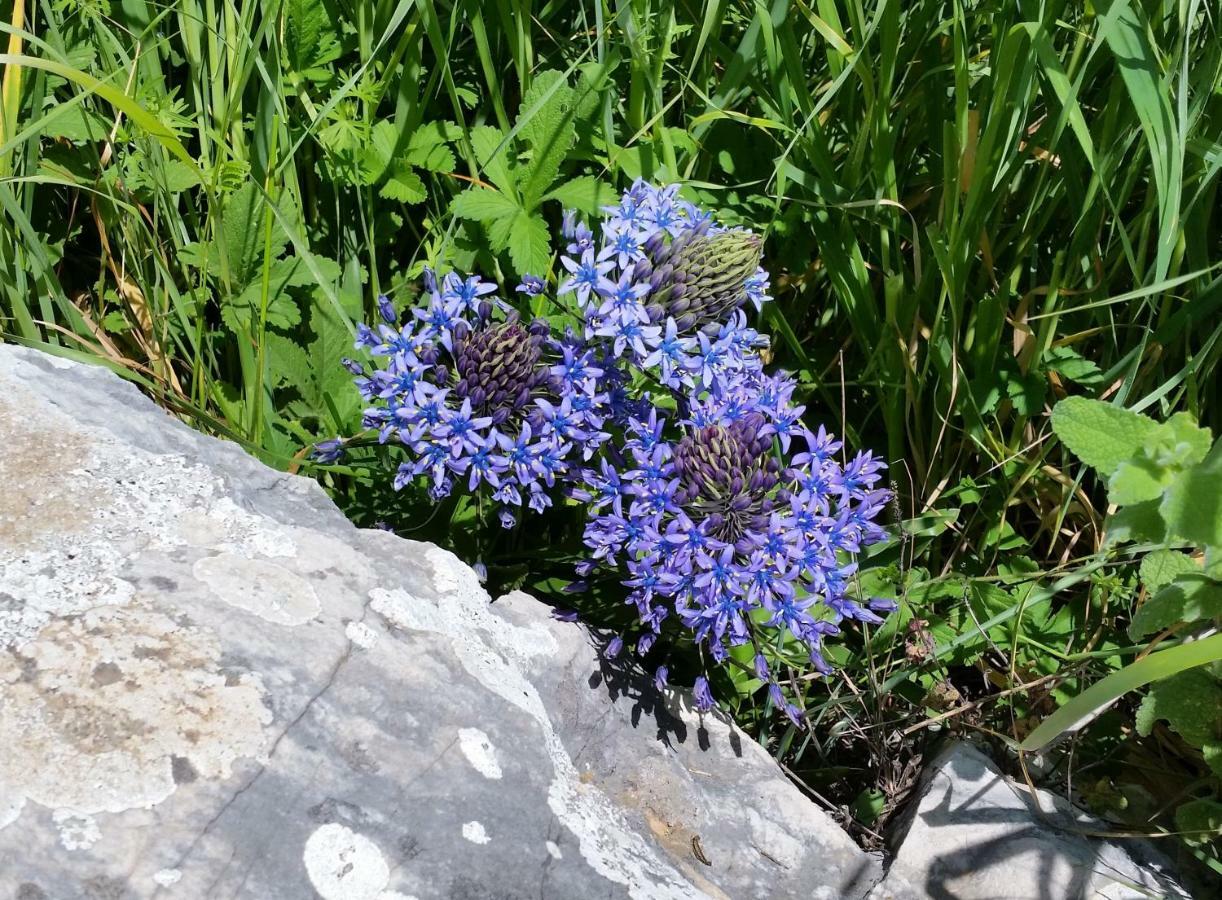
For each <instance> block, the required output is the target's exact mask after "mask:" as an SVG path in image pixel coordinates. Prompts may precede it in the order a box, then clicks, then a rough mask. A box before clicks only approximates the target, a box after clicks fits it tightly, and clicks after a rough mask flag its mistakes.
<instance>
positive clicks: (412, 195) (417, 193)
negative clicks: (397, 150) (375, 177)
mask: <svg viewBox="0 0 1222 900" xmlns="http://www.w3.org/2000/svg"><path fill="white" fill-rule="evenodd" d="M378 193H379V194H381V195H382V196H383V197H385V198H387V199H388V200H398V201H399V202H400V203H422V202H423V201H424V200H425V198H427V197H428V191H426V190H425V188H424V182H423V181H421V180H420V176H419V175H417V174H416V173H415V172H413V171H412V170H411V167H410V166H408V165H406V164H400V165H398V166H396V167H395V169H394V174H392V175H391V176H390V178H388V179H387V180H386V184H384V185H382V187H381V189H380V190H379V191H378Z"/></svg>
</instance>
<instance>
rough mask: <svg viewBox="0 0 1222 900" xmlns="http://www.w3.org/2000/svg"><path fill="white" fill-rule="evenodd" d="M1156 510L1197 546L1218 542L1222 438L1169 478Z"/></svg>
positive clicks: (1221, 535)
mask: <svg viewBox="0 0 1222 900" xmlns="http://www.w3.org/2000/svg"><path fill="white" fill-rule="evenodd" d="M1159 511H1160V513H1161V514H1162V517H1163V519H1164V520H1165V521H1166V523H1167V527H1168V529H1169V530H1170V531H1171V533H1172V534H1174V535H1176V536H1178V537H1181V538H1183V539H1184V540H1188V541H1192V542H1193V543H1194V544H1197V545H1198V546H1201V547H1219V546H1222V441H1218V442H1217V443H1215V444H1214V446H1213V449H1212V450H1210V451H1209V455H1208V456H1206V457H1205V459H1204V460H1202V461H1201V462H1200V463H1198V464H1197V465H1196V466H1194V467H1192V468H1191V469H1189V470H1188V471H1186V472H1182V473H1180V475H1178V476H1177V477H1176V478H1175V479H1174V480H1173V481H1172V482H1171V484H1170V486H1169V487H1168V488H1167V492H1166V494H1165V496H1164V497H1163V501H1162V505H1161V506H1160V507H1159Z"/></svg>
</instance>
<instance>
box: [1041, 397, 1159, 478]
mask: <svg viewBox="0 0 1222 900" xmlns="http://www.w3.org/2000/svg"><path fill="white" fill-rule="evenodd" d="M1157 429H1158V424H1157V423H1156V422H1155V421H1154V420H1153V419H1151V418H1149V417H1147V416H1143V415H1141V414H1139V413H1135V412H1130V411H1129V410H1127V409H1121V408H1120V407H1118V406H1113V405H1111V404H1110V403H1103V402H1102V401H1099V400H1087V399H1086V398H1084V397H1068V398H1066V399H1065V400H1062V401H1061V402H1060V403H1058V404H1057V405H1056V408H1055V409H1054V410H1053V411H1052V430H1053V431H1055V432H1056V434H1057V437H1059V438H1060V439H1061V442H1062V443H1064V444H1065V446H1066V447H1068V448H1069V449H1070V450H1071V451H1073V453H1074V455H1075V456H1077V457H1078V459H1080V460H1082V462H1084V463H1086V464H1087V465H1088V466H1091V467H1092V468H1095V469H1098V470H1099V472H1101V473H1102V474H1104V475H1110V474H1111V473H1112V472H1114V471H1115V470H1116V468H1117V467H1118V466H1119V465H1120V464H1121V463H1123V462H1125V461H1127V460H1129V459H1130V458H1132V457H1133V456H1134V455H1135V454H1136V453H1137V452H1138V451H1139V450H1141V449H1142V447H1143V446H1144V445H1145V444H1146V442H1147V441H1148V440H1149V439H1150V437H1151V436H1152V435H1153V434H1154V432H1155V431H1156V430H1157Z"/></svg>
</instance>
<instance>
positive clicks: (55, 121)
mask: <svg viewBox="0 0 1222 900" xmlns="http://www.w3.org/2000/svg"><path fill="white" fill-rule="evenodd" d="M37 125H38V133H39V134H41V135H42V136H43V137H45V138H63V139H64V140H69V141H72V142H73V143H84V142H86V141H103V140H105V139H106V136H107V135H108V134H109V133H110V126H111V123H110V122H107V121H106V120H105V119H104V118H102V117H101V116H99V115H98V114H97V113H95V112H94V111H93V110H91V109H88V108H87V107H86V106H85V105H84V104H83V103H57V104H56V105H55V106H53V107H51V109H49V110H48V111H47V113H46V115H44V116H43V117H42V118H41V119H39V120H38V122H37Z"/></svg>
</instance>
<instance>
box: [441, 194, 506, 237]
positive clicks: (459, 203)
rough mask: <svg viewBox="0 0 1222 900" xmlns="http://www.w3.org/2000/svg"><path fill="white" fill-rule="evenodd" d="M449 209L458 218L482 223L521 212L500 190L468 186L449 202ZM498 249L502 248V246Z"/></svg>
mask: <svg viewBox="0 0 1222 900" xmlns="http://www.w3.org/2000/svg"><path fill="white" fill-rule="evenodd" d="M450 209H451V210H452V211H453V212H454V215H456V216H458V217H459V218H460V219H474V220H475V221H476V222H483V223H484V224H491V223H493V222H496V221H498V220H500V219H507V218H512V217H514V216H516V215H517V214H518V213H519V212H522V207H520V206H518V204H517V202H516V201H514V200H512V199H510V198H509V197H506V196H505V195H504V194H502V193H501V192H500V191H490V190H488V189H487V188H469V189H467V190H465V191H463V192H462V193H461V194H459V195H458V196H457V197H455V198H454V200H453V201H452V202H451V203H450ZM499 249H504V246H502V247H501V248H499Z"/></svg>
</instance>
